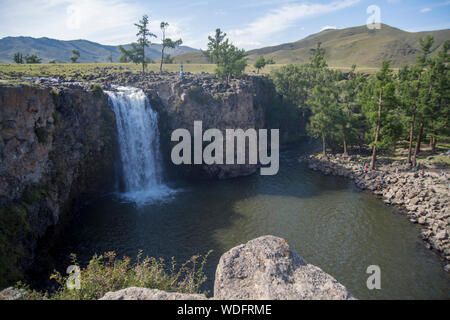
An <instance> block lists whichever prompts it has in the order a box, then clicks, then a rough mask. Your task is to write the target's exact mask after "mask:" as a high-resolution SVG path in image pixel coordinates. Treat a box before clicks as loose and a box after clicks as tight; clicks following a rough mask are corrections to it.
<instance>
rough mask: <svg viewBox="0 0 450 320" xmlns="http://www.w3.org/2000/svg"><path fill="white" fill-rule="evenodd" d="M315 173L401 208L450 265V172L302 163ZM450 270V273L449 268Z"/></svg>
mask: <svg viewBox="0 0 450 320" xmlns="http://www.w3.org/2000/svg"><path fill="white" fill-rule="evenodd" d="M299 161H300V162H304V163H306V164H307V165H308V167H309V168H310V169H311V170H314V171H320V172H322V173H324V174H327V175H336V176H343V177H346V178H349V179H351V180H353V181H354V182H355V184H356V186H358V188H360V189H362V190H369V191H371V192H373V193H374V194H376V195H377V196H379V197H381V198H382V199H383V201H384V203H386V204H387V205H392V206H396V207H398V208H400V210H401V211H404V212H405V213H406V215H407V216H408V218H409V220H410V221H411V222H413V223H418V224H419V225H421V226H422V229H421V234H422V238H423V240H424V241H425V244H426V246H427V247H428V248H429V249H434V250H436V251H437V252H438V253H439V254H440V255H441V257H442V258H443V259H445V260H446V261H447V263H450V209H449V204H450V197H449V191H450V190H449V183H450V176H449V173H448V170H436V169H429V168H424V167H422V168H410V167H409V165H408V164H405V163H402V162H400V161H394V162H386V163H383V162H382V161H379V162H380V163H379V165H378V168H377V170H374V171H372V170H369V171H368V172H367V173H364V171H361V169H360V166H362V164H361V163H360V159H358V157H356V156H355V157H342V156H330V157H329V159H328V160H324V159H320V158H317V157H315V156H312V155H310V156H305V157H302V158H300V159H299ZM445 269H446V270H450V266H449V264H447V267H446V268H445Z"/></svg>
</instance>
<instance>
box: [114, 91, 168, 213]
mask: <svg viewBox="0 0 450 320" xmlns="http://www.w3.org/2000/svg"><path fill="white" fill-rule="evenodd" d="M106 93H107V94H108V95H109V98H110V101H111V105H112V108H113V111H114V113H115V114H116V123H117V131H118V140H119V148H120V157H121V161H122V176H123V182H124V185H125V193H123V194H122V196H123V197H124V198H125V199H127V200H131V201H134V202H136V203H137V204H144V203H147V202H151V201H153V200H159V199H162V198H164V197H165V196H167V195H169V194H171V193H172V190H171V189H170V188H168V187H167V186H166V185H165V184H163V182H162V159H161V153H160V149H159V130H158V114H157V113H156V111H154V110H153V109H152V108H151V107H150V103H149V101H148V99H147V97H146V95H145V93H144V92H143V91H142V90H140V89H136V88H130V87H117V88H116V90H114V91H106Z"/></svg>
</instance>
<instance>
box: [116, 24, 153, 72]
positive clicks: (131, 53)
mask: <svg viewBox="0 0 450 320" xmlns="http://www.w3.org/2000/svg"><path fill="white" fill-rule="evenodd" d="M134 25H135V26H136V27H137V28H138V33H137V34H136V36H137V37H138V39H137V43H134V42H133V43H132V44H131V49H130V50H127V49H125V48H124V47H122V46H119V47H118V48H119V50H120V52H121V53H122V56H121V57H120V62H130V61H131V62H134V63H136V64H142V73H144V72H145V67H146V66H147V64H148V63H149V62H150V61H151V60H150V59H148V58H146V57H145V48H146V47H149V46H150V44H151V42H150V38H151V37H154V38H156V35H155V34H153V33H151V32H150V30H149V29H148V25H149V20H148V16H147V15H144V16H142V19H141V20H139V23H135V24H134Z"/></svg>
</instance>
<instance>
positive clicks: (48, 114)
mask: <svg viewBox="0 0 450 320" xmlns="http://www.w3.org/2000/svg"><path fill="white" fill-rule="evenodd" d="M107 104H108V98H107V96H106V95H104V94H103V92H102V91H101V90H98V88H97V90H94V91H93V90H85V89H83V88H82V87H73V88H61V89H58V90H55V89H50V88H48V87H32V86H18V87H17V86H16V87H10V86H0V247H1V251H0V286H4V285H5V284H6V283H8V282H10V281H12V280H15V279H17V278H18V277H19V276H20V273H21V272H23V271H24V270H25V269H27V268H28V267H29V266H30V264H31V263H32V261H33V260H34V258H35V249H36V246H37V244H38V241H39V240H40V239H43V237H44V235H46V234H47V233H48V232H49V230H53V229H54V227H55V226H57V225H59V224H60V222H61V221H62V220H64V219H66V218H68V217H70V215H71V214H73V212H74V211H75V210H74V208H75V207H76V205H77V203H78V201H80V200H81V199H82V198H83V197H84V196H86V195H89V194H93V193H95V192H98V191H106V190H107V188H108V187H110V186H111V185H112V182H113V179H114V152H115V141H116V139H115V137H114V136H115V132H116V130H115V121H114V114H113V113H112V111H110V109H109V108H108V105H107Z"/></svg>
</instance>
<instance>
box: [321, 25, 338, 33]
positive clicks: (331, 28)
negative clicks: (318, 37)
mask: <svg viewBox="0 0 450 320" xmlns="http://www.w3.org/2000/svg"><path fill="white" fill-rule="evenodd" d="M334 29H337V28H336V27H335V26H324V27H323V28H322V29H320V32H322V31H324V30H334Z"/></svg>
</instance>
